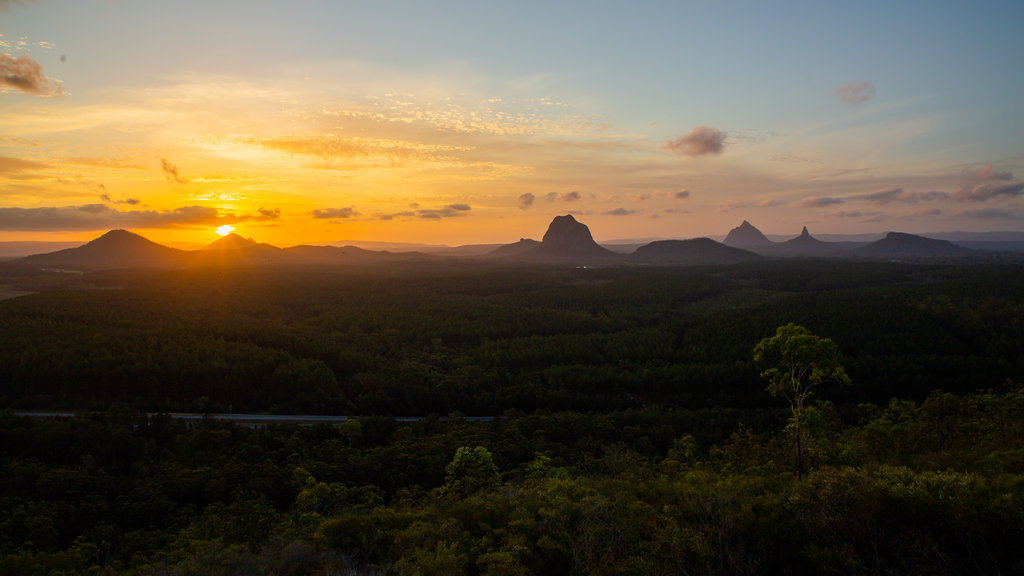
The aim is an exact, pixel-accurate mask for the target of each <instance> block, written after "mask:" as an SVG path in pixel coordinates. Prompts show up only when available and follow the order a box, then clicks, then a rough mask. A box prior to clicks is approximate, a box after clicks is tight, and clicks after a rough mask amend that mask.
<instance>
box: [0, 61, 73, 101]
mask: <svg viewBox="0 0 1024 576" xmlns="http://www.w3.org/2000/svg"><path fill="white" fill-rule="evenodd" d="M9 90H17V91H18V92H22V93H24V94H35V95H36V96H60V95H61V94H63V93H64V87H63V86H62V85H61V83H60V81H58V80H54V79H52V78H47V77H46V75H44V74H43V67H42V65H41V64H39V62H36V61H35V60H33V59H32V58H30V57H29V56H27V55H25V54H22V55H21V56H18V57H14V56H11V55H10V54H2V53H0V92H7V91H9Z"/></svg>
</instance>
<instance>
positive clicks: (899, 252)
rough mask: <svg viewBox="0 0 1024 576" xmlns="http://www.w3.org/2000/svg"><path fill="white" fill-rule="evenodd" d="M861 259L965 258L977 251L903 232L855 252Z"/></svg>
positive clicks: (892, 233)
mask: <svg viewBox="0 0 1024 576" xmlns="http://www.w3.org/2000/svg"><path fill="white" fill-rule="evenodd" d="M853 254H854V255H855V256H858V257H861V258H884V259H893V258H896V259H906V258H910V259H916V258H926V259H930V258H963V257H967V256H974V255H976V254H977V252H976V251H974V250H970V249H967V248H963V247H961V246H957V245H956V244H953V243H952V242H950V241H948V240H935V239H932V238H925V237H923V236H915V235H914V234H906V233H903V232H889V233H888V234H886V235H885V238H882V239H881V240H878V241H876V242H872V243H871V244H868V245H867V246H863V247H861V248H858V249H856V250H854V251H853Z"/></svg>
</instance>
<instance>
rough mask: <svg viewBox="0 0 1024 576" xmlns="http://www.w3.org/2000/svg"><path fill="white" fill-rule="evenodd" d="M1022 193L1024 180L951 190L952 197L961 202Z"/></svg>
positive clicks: (981, 200)
mask: <svg viewBox="0 0 1024 576" xmlns="http://www.w3.org/2000/svg"><path fill="white" fill-rule="evenodd" d="M1022 193H1024V182H1016V183H1014V184H1002V185H997V184H991V183H985V184H978V185H977V186H973V187H967V188H960V189H958V190H956V191H955V192H953V195H952V197H953V199H954V200H959V201H961V202H984V201H986V200H991V199H993V198H998V197H1000V196H1007V197H1010V198H1014V197H1017V196H1020V195H1021V194H1022Z"/></svg>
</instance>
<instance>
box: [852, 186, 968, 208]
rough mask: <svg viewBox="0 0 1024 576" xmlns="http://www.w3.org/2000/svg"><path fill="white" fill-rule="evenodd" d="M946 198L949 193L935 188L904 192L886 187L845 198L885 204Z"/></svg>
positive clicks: (900, 189) (913, 202) (912, 202)
mask: <svg viewBox="0 0 1024 576" xmlns="http://www.w3.org/2000/svg"><path fill="white" fill-rule="evenodd" d="M947 198H949V194H947V193H946V192H940V191H937V190H936V191H931V192H904V191H903V189H902V188H888V189H885V190H879V191H878V192H870V193H867V194H856V195H853V196H849V197H847V200H865V201H867V202H871V203H872V204H876V205H885V204H892V203H894V202H900V203H905V204H916V203H918V202H927V201H932V200H945V199H947Z"/></svg>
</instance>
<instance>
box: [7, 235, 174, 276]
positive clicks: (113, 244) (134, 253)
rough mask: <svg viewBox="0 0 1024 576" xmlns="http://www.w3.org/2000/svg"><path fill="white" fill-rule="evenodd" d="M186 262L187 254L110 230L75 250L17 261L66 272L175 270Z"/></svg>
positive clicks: (140, 237) (37, 255)
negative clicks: (70, 270) (141, 269)
mask: <svg viewBox="0 0 1024 576" xmlns="http://www.w3.org/2000/svg"><path fill="white" fill-rule="evenodd" d="M188 260H189V253H188V252H186V251H184V250H178V249H175V248H169V247H167V246H164V245H162V244H157V243H156V242H153V241H151V240H148V239H146V238H144V237H142V236H139V235H138V234H135V233H134V232H129V231H127V230H111V231H109V232H107V233H105V234H103V235H102V236H100V237H99V238H96V239H95V240H92V241H90V242H88V243H86V244H83V245H82V246H79V247H77V248H68V249H66V250H58V251H57V252H50V253H48V254H36V255H33V256H28V257H25V258H22V259H21V262H24V263H26V264H31V265H35V266H49V267H59V268H69V269H112V268H176V267H180V266H184V265H186V264H187V263H188Z"/></svg>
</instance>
